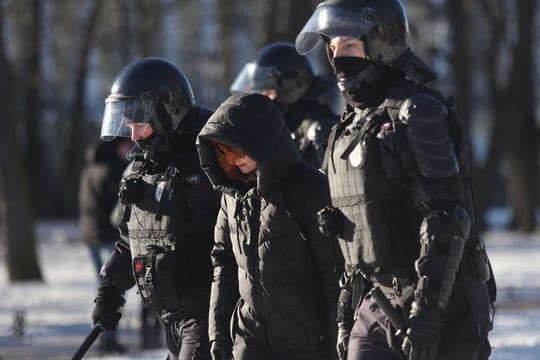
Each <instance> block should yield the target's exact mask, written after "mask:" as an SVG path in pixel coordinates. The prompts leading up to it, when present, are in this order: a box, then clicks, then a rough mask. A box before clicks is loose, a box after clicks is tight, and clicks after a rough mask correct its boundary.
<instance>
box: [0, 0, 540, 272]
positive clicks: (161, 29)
mask: <svg viewBox="0 0 540 360" xmlns="http://www.w3.org/2000/svg"><path fill="white" fill-rule="evenodd" d="M318 2H319V1H316V0H273V1H256V0H243V1H240V0H109V1H103V0H79V1H71V0H0V39H1V42H0V105H1V106H2V107H1V109H2V112H1V117H2V118H1V119H0V225H1V228H2V230H3V232H2V234H3V236H2V238H3V239H4V244H5V248H6V254H7V255H8V256H7V260H8V261H7V263H8V273H9V276H10V279H11V280H24V279H39V278H41V273H40V269H39V263H38V261H37V256H36V251H35V235H34V233H33V230H32V229H33V222H34V219H36V218H55V217H75V216H76V215H77V192H78V183H79V174H80V171H81V167H82V166H83V151H84V149H85V147H86V146H87V144H88V143H89V142H92V141H94V140H95V139H97V137H98V136H99V126H100V120H101V116H102V111H103V100H104V99H105V97H106V96H107V94H108V92H109V89H110V85H111V83H112V80H113V78H114V75H115V74H116V73H117V72H118V71H119V70H120V68H121V67H122V66H123V65H125V64H127V63H128V62H130V61H131V60H134V59H136V58H139V57H143V56H160V57H164V58H167V59H169V60H171V61H173V62H174V63H176V64H178V65H179V66H180V67H181V68H182V69H183V71H184V72H185V73H186V75H187V76H188V78H189V79H190V81H191V83H192V85H193V89H194V91H195V94H196V97H197V100H198V102H199V103H200V104H202V105H206V106H210V107H216V106H217V105H219V103H220V102H221V101H223V100H224V99H225V98H226V97H227V96H228V87H229V85H230V84H231V82H232V80H233V79H234V77H235V76H236V74H237V72H238V71H239V70H240V68H241V67H242V65H243V64H244V63H245V62H246V61H247V60H249V59H250V58H251V57H252V56H253V55H254V54H255V52H256V51H257V50H258V49H259V48H261V47H262V46H264V45H266V44H267V43H269V42H273V41H291V42H294V39H295V37H296V35H297V34H298V32H299V31H300V30H301V28H302V26H303V25H304V24H305V22H306V20H307V19H308V18H309V16H310V15H311V13H312V11H313V9H314V7H315V6H316V4H317V3H318ZM404 3H405V5H406V7H407V10H408V13H409V17H410V27H411V36H412V47H413V49H415V51H416V52H417V53H419V54H420V55H421V56H422V57H423V58H424V59H426V60H427V61H428V62H430V63H431V64H433V65H434V67H435V68H436V69H437V71H438V72H439V74H440V78H439V79H438V80H437V82H436V83H435V84H434V86H436V87H437V88H439V89H442V90H443V93H445V94H446V95H448V94H452V95H453V97H454V99H455V103H456V106H457V108H458V110H459V111H460V113H461V114H462V117H463V119H464V121H465V123H466V124H467V126H468V127H469V130H470V139H469V140H470V143H471V149H472V150H474V151H472V153H473V154H472V157H473V159H474V161H473V164H474V166H473V169H471V172H472V173H473V182H474V186H475V188H476V191H477V192H476V194H477V199H476V200H477V201H476V202H477V210H478V211H477V212H478V214H477V215H478V216H477V221H478V224H479V226H480V228H481V229H486V223H485V220H484V216H483V214H484V213H485V210H486V209H487V208H488V207H490V206H493V205H494V204H495V203H499V204H507V205H508V206H509V207H510V209H511V210H512V213H513V221H512V224H513V226H515V228H516V229H518V230H520V231H526V232H531V231H534V230H535V229H536V226H537V225H536V219H535V210H536V208H537V205H538V181H539V177H538V134H537V132H538V130H537V119H536V114H537V113H538V105H537V104H538V93H537V89H538V61H537V58H536V56H537V55H538V54H537V49H538V41H539V39H538V37H537V36H535V34H537V33H540V32H539V31H538V28H539V24H538V21H537V14H538V9H537V0H527V1H518V0H478V1H469V0H405V1H404ZM325 57H326V55H325V53H324V51H323V50H321V49H319V52H317V53H316V54H314V55H313V56H312V57H311V60H312V61H313V63H314V65H315V68H316V69H317V71H319V72H328V71H329V68H328V65H327V61H326V58H325Z"/></svg>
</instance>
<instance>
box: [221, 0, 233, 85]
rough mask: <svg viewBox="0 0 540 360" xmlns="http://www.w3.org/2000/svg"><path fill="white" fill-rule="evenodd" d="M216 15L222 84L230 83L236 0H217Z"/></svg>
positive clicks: (231, 77) (231, 78)
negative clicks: (218, 26) (218, 27)
mask: <svg viewBox="0 0 540 360" xmlns="http://www.w3.org/2000/svg"><path fill="white" fill-rule="evenodd" d="M218 17H219V23H220V31H219V34H220V37H221V39H220V45H221V59H222V60H221V62H222V63H223V77H222V80H223V81H224V84H231V83H232V80H233V77H234V76H235V74H233V61H234V53H235V50H236V49H235V46H234V45H235V44H234V36H233V34H234V22H235V20H236V1H235V0H219V1H218Z"/></svg>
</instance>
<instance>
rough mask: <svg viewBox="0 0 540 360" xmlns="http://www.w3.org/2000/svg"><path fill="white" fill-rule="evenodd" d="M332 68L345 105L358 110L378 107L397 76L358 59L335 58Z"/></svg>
mask: <svg viewBox="0 0 540 360" xmlns="http://www.w3.org/2000/svg"><path fill="white" fill-rule="evenodd" d="M332 67H333V68H334V71H335V73H336V77H337V80H338V87H339V89H340V90H341V92H342V94H343V96H344V98H345V100H346V101H347V103H348V104H349V105H351V106H353V107H360V108H364V107H369V106H377V105H379V104H380V103H381V102H382V101H383V100H384V98H385V96H386V94H387V92H388V89H389V86H390V84H391V83H392V82H393V81H394V80H395V78H396V76H398V74H399V72H397V71H394V70H392V69H390V68H389V67H386V66H380V65H376V64H374V63H372V62H371V61H369V60H367V59H363V58H359V57H345V56H344V57H336V58H334V59H333V60H332ZM401 76H402V75H401Z"/></svg>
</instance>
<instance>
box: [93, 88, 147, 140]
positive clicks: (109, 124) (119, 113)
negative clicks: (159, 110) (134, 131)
mask: <svg viewBox="0 0 540 360" xmlns="http://www.w3.org/2000/svg"><path fill="white" fill-rule="evenodd" d="M154 115H155V112H154V107H153V106H152V105H151V104H149V103H148V102H145V101H141V100H139V99H127V100H126V99H122V100H120V101H118V100H116V99H109V98H108V99H107V100H105V112H104V114H103V121H102V123H101V139H103V140H105V141H111V140H113V139H114V138H116V137H131V128H130V124H147V125H148V126H150V125H151V123H152V119H153V118H154ZM138 129H139V131H141V127H140V126H139V127H138Z"/></svg>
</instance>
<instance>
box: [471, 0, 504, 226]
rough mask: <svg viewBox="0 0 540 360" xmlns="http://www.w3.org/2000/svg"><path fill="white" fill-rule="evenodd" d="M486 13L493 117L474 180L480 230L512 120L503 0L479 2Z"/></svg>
mask: <svg viewBox="0 0 540 360" xmlns="http://www.w3.org/2000/svg"><path fill="white" fill-rule="evenodd" d="M480 5H481V6H482V9H483V13H484V14H486V20H487V23H488V30H487V32H488V33H489V34H490V35H491V36H490V42H489V44H487V49H486V56H485V58H484V65H483V66H484V67H485V69H486V78H487V83H488V98H489V99H490V101H489V105H490V108H491V115H492V119H493V126H492V130H491V136H490V142H489V148H488V152H487V158H486V161H485V163H484V164H483V166H481V168H479V169H474V172H473V180H474V184H475V190H476V200H477V202H476V203H477V209H478V214H479V215H480V216H479V217H478V219H477V220H478V230H479V231H482V230H485V229H486V223H485V221H484V218H483V216H481V215H482V214H483V213H484V212H485V210H486V209H487V208H488V207H489V206H490V205H491V197H492V196H493V195H494V194H495V190H496V185H497V181H496V179H497V177H498V176H499V171H500V163H501V160H502V158H503V155H504V154H505V152H506V141H505V138H506V136H507V133H508V131H509V125H510V122H509V121H508V118H507V110H506V107H505V105H506V102H505V101H504V97H505V94H504V91H503V90H501V89H500V86H499V85H498V78H499V73H498V72H499V70H498V69H499V66H498V60H499V59H500V52H501V48H502V46H504V40H505V34H506V28H507V23H506V19H505V17H504V16H505V13H504V5H503V3H502V1H501V0H495V1H489V0H483V1H481V2H480Z"/></svg>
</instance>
